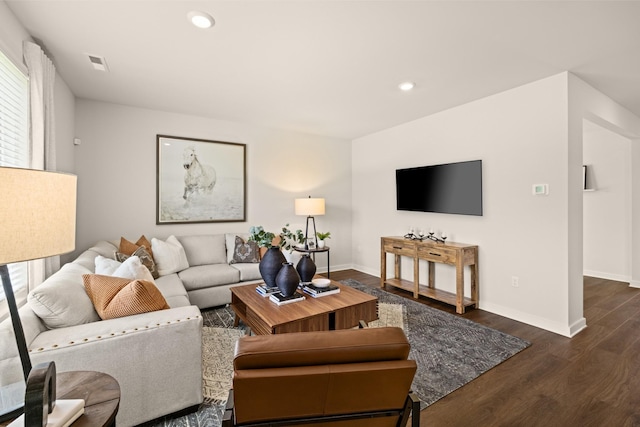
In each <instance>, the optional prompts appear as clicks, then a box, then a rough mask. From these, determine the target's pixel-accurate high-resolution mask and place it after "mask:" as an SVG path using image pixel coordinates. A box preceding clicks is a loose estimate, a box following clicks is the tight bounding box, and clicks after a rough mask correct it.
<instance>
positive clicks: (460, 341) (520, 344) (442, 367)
mask: <svg viewBox="0 0 640 427" xmlns="http://www.w3.org/2000/svg"><path fill="white" fill-rule="evenodd" d="M342 283H344V284H347V285H349V286H352V287H354V288H356V289H359V290H361V291H362V292H366V293H368V294H371V295H375V296H376V297H378V301H380V302H384V303H390V304H402V305H403V307H404V308H405V309H406V319H407V324H406V326H405V329H404V330H405V333H406V334H407V337H408V338H409V343H410V344H411V352H410V354H409V358H411V359H414V360H415V361H416V362H417V364H418V371H417V372H416V376H415V377H414V380H413V385H412V388H413V391H414V392H415V393H416V394H417V395H418V397H420V400H421V401H422V404H423V406H422V407H423V408H424V407H426V406H428V405H431V404H432V403H434V402H436V401H438V400H439V399H441V398H443V397H444V396H446V395H447V394H449V393H451V392H453V391H454V390H456V389H458V388H460V387H462V386H463V385H465V384H467V383H468V382H470V381H472V380H473V379H475V378H477V377H479V376H480V375H482V374H483V373H485V372H487V371H488V370H489V369H491V368H493V367H495V366H497V365H499V364H500V363H502V362H504V361H505V360H507V359H508V358H510V357H511V356H513V355H515V354H516V353H519V352H520V351H522V350H524V349H525V348H527V347H528V346H529V345H531V344H530V343H529V342H527V341H525V340H523V339H520V338H517V337H514V336H511V335H508V334H505V333H502V332H500V331H497V330H495V329H491V328H488V327H486V326H483V325H480V324H479V323H476V322H473V321H471V320H467V319H465V318H462V317H458V316H455V315H453V314H449V313H445V312H444V311H440V310H438V309H435V308H431V307H429V306H427V305H424V304H421V303H419V302H416V301H412V300H410V299H408V298H404V297H401V296H398V295H394V294H391V293H388V292H385V291H384V290H382V289H380V288H372V287H369V286H366V285H363V284H361V283H359V282H357V281H355V280H351V279H349V280H345V281H343V282H342Z"/></svg>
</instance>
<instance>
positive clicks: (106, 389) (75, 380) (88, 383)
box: [0, 371, 120, 427]
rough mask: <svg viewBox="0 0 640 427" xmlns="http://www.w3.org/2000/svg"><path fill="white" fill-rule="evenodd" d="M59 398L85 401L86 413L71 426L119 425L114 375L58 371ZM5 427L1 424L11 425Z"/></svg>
mask: <svg viewBox="0 0 640 427" xmlns="http://www.w3.org/2000/svg"><path fill="white" fill-rule="evenodd" d="M56 385H57V389H56V398H57V399H84V401H85V403H84V414H82V415H81V416H80V418H78V419H77V420H75V421H74V422H73V424H71V427H111V426H115V425H116V415H117V413H118V408H119V407H120V385H119V384H118V381H116V380H115V378H113V377H112V376H111V375H107V374H104V373H102V372H95V371H68V372H58V374H57V375H56ZM8 424H10V422H7V423H6V424H0V425H8Z"/></svg>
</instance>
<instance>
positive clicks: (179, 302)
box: [156, 273, 193, 308]
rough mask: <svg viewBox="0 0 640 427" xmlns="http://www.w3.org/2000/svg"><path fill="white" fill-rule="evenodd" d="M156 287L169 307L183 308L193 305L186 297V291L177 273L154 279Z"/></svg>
mask: <svg viewBox="0 0 640 427" xmlns="http://www.w3.org/2000/svg"><path fill="white" fill-rule="evenodd" d="M156 286H157V287H158V289H159V290H160V292H162V296H164V299H166V300H167V304H169V307H171V308H175V307H183V306H185V305H193V304H191V301H189V297H188V296H187V290H186V289H185V288H184V285H183V284H182V281H181V280H180V278H179V277H178V274H177V273H174V274H168V275H166V276H161V277H159V278H158V279H156Z"/></svg>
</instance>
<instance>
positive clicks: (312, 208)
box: [295, 196, 324, 249]
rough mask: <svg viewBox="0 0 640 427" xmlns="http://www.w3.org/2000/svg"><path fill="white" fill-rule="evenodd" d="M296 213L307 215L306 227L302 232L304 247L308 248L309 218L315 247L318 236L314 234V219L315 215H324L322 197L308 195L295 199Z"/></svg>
mask: <svg viewBox="0 0 640 427" xmlns="http://www.w3.org/2000/svg"><path fill="white" fill-rule="evenodd" d="M295 212H296V215H306V216H307V227H306V230H305V233H304V237H305V239H304V248H305V249H309V220H311V221H312V222H313V238H314V241H315V243H316V245H315V247H314V249H315V248H317V247H318V237H317V236H316V231H317V230H316V220H315V218H314V216H315V215H324V199H320V198H314V199H312V198H311V196H309V197H308V198H306V199H296V202H295Z"/></svg>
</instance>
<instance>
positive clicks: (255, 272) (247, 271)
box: [231, 263, 262, 282]
mask: <svg viewBox="0 0 640 427" xmlns="http://www.w3.org/2000/svg"><path fill="white" fill-rule="evenodd" d="M258 265H259V264H257V263H255V264H249V263H247V264H231V267H233V268H235V269H236V270H238V271H239V272H240V280H242V281H243V282H245V281H247V280H260V279H262V276H261V275H260V269H259V268H258Z"/></svg>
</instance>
